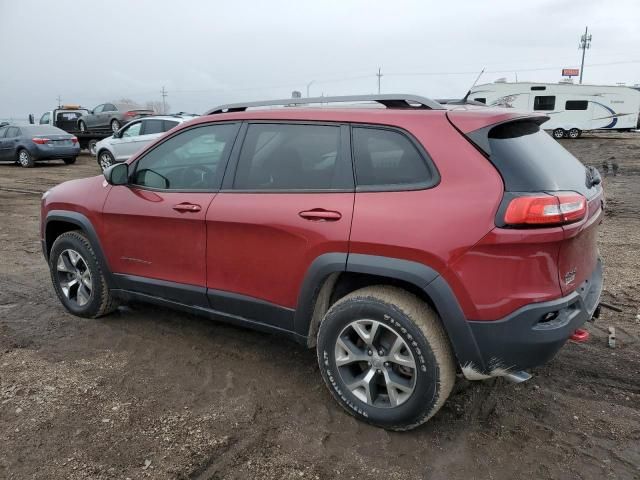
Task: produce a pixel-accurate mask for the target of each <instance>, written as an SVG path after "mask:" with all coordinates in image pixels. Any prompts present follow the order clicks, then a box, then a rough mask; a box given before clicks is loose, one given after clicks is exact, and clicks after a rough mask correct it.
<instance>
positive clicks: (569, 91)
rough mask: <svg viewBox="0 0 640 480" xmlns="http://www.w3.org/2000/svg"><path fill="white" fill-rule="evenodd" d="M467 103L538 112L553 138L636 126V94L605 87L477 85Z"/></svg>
mask: <svg viewBox="0 0 640 480" xmlns="http://www.w3.org/2000/svg"><path fill="white" fill-rule="evenodd" d="M468 98H469V99H470V100H475V101H477V102H481V103H485V104H487V105H490V106H496V107H506V108H514V109H517V110H523V111H526V112H540V113H544V114H545V115H548V116H549V120H547V121H546V122H545V123H543V124H542V128H544V129H545V130H551V131H552V132H553V136H554V137H556V138H562V137H569V138H578V137H579V136H580V134H581V133H582V132H583V131H587V130H599V129H606V130H630V129H635V128H636V127H637V125H638V112H640V91H637V90H634V89H633V88H629V87H614V86H607V85H574V84H571V83H529V82H519V83H506V82H496V83H488V84H485V85H477V86H475V87H473V88H472V89H471V93H470V94H469V97H468Z"/></svg>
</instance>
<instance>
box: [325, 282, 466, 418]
mask: <svg viewBox="0 0 640 480" xmlns="http://www.w3.org/2000/svg"><path fill="white" fill-rule="evenodd" d="M317 340H318V342H317V354H318V364H319V365H320V372H321V373H322V378H323V379H324V381H325V383H326V384H327V387H328V388H329V391H330V392H331V394H332V395H333V397H334V398H335V399H336V400H337V402H338V403H339V404H340V405H341V406H342V407H343V408H344V409H345V410H346V411H347V412H349V413H350V414H351V415H353V416H355V417H356V418H358V419H360V420H362V421H365V422H367V423H370V424H373V425H376V426H379V427H382V428H385V429H388V430H410V429H412V428H415V427H417V426H418V425H421V424H422V423H424V422H426V421H427V420H428V419H429V418H431V417H432V416H433V415H435V413H436V412H437V411H438V410H439V409H440V407H442V405H443V404H444V402H445V400H446V399H447V398H448V396H449V394H450V393H451V389H452V388H453V385H454V383H455V373H456V365H455V361H454V356H453V352H452V350H451V346H450V344H449V341H448V338H447V336H446V333H445V331H444V329H443V327H442V325H441V323H440V320H439V318H438V315H437V314H436V313H435V312H434V311H433V310H432V309H431V308H430V307H429V305H427V304H426V303H425V302H423V301H421V300H420V299H419V298H417V297H416V296H415V295H413V294H411V293H408V292H406V291H404V290H401V289H399V288H395V287H388V286H374V287H367V288H363V289H360V290H357V291H355V292H352V293H350V294H349V295H347V296H345V297H344V298H342V299H340V300H339V301H338V302H336V303H335V304H334V305H333V306H332V307H331V308H330V309H329V311H328V312H327V314H326V315H325V317H324V319H323V320H322V323H321V324H320V329H319V331H318V339H317Z"/></svg>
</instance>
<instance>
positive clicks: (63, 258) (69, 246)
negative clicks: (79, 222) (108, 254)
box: [49, 231, 117, 318]
mask: <svg viewBox="0 0 640 480" xmlns="http://www.w3.org/2000/svg"><path fill="white" fill-rule="evenodd" d="M49 270H50V272H51V280H52V282H53V287H54V289H55V291H56V294H57V295H58V298H59V299H60V301H61V302H62V305H64V307H65V308H66V309H67V310H68V311H69V312H70V313H72V314H74V315H77V316H79V317H86V318H97V317H100V316H102V315H106V314H107V313H110V312H112V311H113V310H115V309H116V308H117V303H116V302H115V300H114V299H113V298H112V296H111V292H110V291H109V287H108V286H107V281H106V278H105V276H104V274H103V272H102V270H101V269H100V264H99V263H98V259H97V257H96V255H95V253H94V251H93V248H92V247H91V244H90V243H89V240H87V237H85V236H84V234H82V233H81V232H79V231H72V232H66V233H63V234H62V235H60V236H59V237H58V238H56V240H55V242H53V246H52V247H51V253H50V255H49Z"/></svg>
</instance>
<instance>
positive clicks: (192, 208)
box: [173, 202, 202, 212]
mask: <svg viewBox="0 0 640 480" xmlns="http://www.w3.org/2000/svg"><path fill="white" fill-rule="evenodd" d="M173 209H174V210H175V211H177V212H199V211H200V210H202V208H201V207H200V205H196V204H195V203H187V202H184V203H179V204H177V205H174V206H173Z"/></svg>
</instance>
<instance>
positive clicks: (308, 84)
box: [307, 80, 315, 98]
mask: <svg viewBox="0 0 640 480" xmlns="http://www.w3.org/2000/svg"><path fill="white" fill-rule="evenodd" d="M313 82H315V80H311V81H310V82H309V83H307V98H309V87H310V86H311V84H312V83H313Z"/></svg>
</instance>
